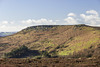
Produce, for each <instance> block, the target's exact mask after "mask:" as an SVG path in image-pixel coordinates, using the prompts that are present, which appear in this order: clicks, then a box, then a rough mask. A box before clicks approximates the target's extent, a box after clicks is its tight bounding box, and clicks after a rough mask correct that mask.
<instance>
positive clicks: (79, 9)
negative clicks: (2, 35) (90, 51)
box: [0, 0, 100, 32]
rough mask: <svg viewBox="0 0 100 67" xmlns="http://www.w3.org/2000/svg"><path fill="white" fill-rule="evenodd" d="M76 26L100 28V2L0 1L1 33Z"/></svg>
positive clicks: (69, 0)
mask: <svg viewBox="0 0 100 67" xmlns="http://www.w3.org/2000/svg"><path fill="white" fill-rule="evenodd" d="M75 24H86V25H90V26H99V27H100V0H0V32H16V31H20V30H22V29H24V28H27V27H29V26H35V25H75Z"/></svg>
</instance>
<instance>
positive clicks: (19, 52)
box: [5, 45, 30, 58]
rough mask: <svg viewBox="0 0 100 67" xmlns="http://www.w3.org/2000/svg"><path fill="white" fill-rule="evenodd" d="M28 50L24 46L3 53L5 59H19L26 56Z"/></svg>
mask: <svg viewBox="0 0 100 67" xmlns="http://www.w3.org/2000/svg"><path fill="white" fill-rule="evenodd" d="M29 53H30V50H29V49H28V48H27V47H26V46H24V45H23V46H21V47H20V48H17V49H14V50H12V51H11V52H9V53H5V57H6V58H21V57H24V56H27V55H28V54H29Z"/></svg>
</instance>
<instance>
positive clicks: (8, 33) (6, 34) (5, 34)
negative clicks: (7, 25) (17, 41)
mask: <svg viewBox="0 0 100 67" xmlns="http://www.w3.org/2000/svg"><path fill="white" fill-rule="evenodd" d="M14 33H16V32H0V37H4V36H9V35H12V34H14Z"/></svg>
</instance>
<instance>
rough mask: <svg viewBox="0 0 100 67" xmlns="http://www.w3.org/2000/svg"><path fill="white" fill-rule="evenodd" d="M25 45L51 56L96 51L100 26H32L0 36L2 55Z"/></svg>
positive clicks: (99, 43) (0, 51)
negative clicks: (10, 34) (9, 34)
mask: <svg viewBox="0 0 100 67" xmlns="http://www.w3.org/2000/svg"><path fill="white" fill-rule="evenodd" d="M22 45H25V46H27V47H28V49H30V50H36V51H39V52H43V51H45V52H47V53H49V55H51V56H59V57H60V56H69V55H70V56H72V55H75V56H76V55H78V54H80V52H83V53H86V52H85V50H86V51H87V55H88V52H90V53H91V52H94V53H91V55H89V56H91V57H92V56H100V53H96V51H97V50H98V51H100V50H99V45H100V27H92V26H88V25H84V24H80V25H41V26H32V27H28V28H26V29H23V30H22V31H20V32H18V33H16V34H14V35H12V36H7V37H3V38H0V57H2V56H3V54H4V53H7V52H10V51H11V50H12V49H16V48H19V47H20V46H22ZM87 55H84V56H87ZM28 57H30V56H28Z"/></svg>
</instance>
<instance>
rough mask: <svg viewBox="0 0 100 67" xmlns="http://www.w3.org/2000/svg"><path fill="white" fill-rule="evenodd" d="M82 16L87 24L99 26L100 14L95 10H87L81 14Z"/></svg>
mask: <svg viewBox="0 0 100 67" xmlns="http://www.w3.org/2000/svg"><path fill="white" fill-rule="evenodd" d="M80 17H81V18H82V20H83V21H84V23H85V24H88V25H92V26H98V24H100V17H99V14H98V12H96V11H95V10H90V11H86V14H80Z"/></svg>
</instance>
